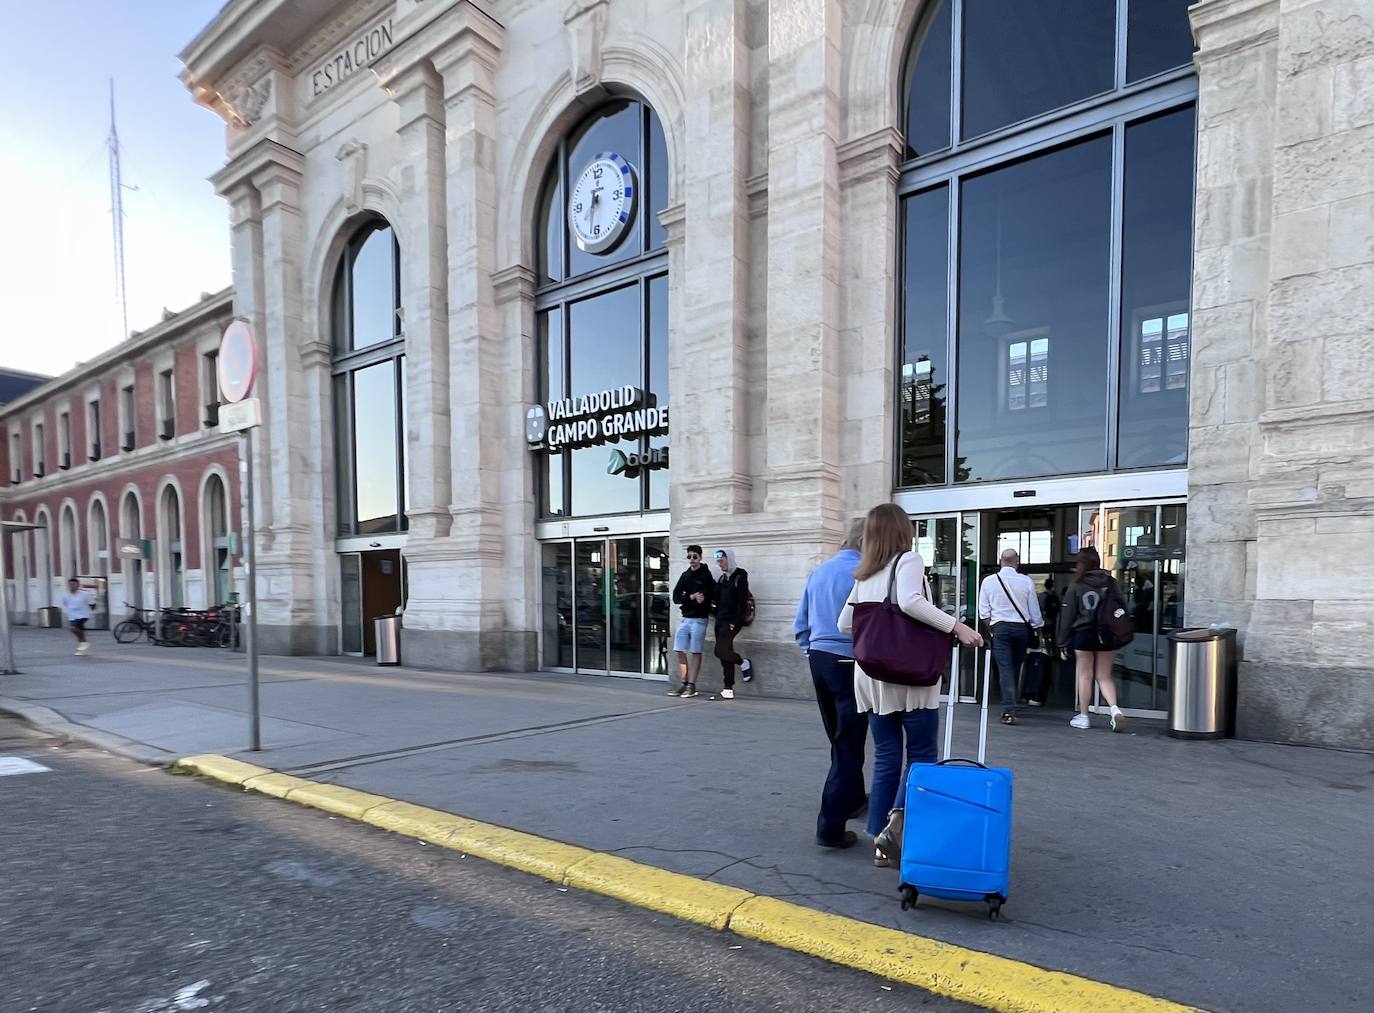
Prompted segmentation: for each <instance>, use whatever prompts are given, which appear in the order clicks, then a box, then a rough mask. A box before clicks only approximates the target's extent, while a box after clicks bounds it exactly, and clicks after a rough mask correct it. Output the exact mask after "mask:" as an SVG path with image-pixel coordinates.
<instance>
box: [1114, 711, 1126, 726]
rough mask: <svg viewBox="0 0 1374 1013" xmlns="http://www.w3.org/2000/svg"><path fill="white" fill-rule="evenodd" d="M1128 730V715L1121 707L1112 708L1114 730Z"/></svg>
mask: <svg viewBox="0 0 1374 1013" xmlns="http://www.w3.org/2000/svg"><path fill="white" fill-rule="evenodd" d="M1125 730H1126V715H1125V714H1123V713H1121V708H1120V707H1113V708H1112V731H1114V732H1124V731H1125Z"/></svg>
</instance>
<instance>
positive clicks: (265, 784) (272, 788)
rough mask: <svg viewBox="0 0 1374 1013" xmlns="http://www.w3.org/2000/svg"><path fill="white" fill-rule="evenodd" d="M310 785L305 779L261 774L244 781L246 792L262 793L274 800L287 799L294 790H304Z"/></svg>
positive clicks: (288, 775)
mask: <svg viewBox="0 0 1374 1013" xmlns="http://www.w3.org/2000/svg"><path fill="white" fill-rule="evenodd" d="M309 783H310V782H309V781H307V780H305V778H303V777H292V776H291V775H290V774H259V775H258V776H257V777H250V778H249V779H248V780H246V781H244V782H243V787H244V790H245V791H260V792H262V793H263V794H264V795H271V796H272V797H273V798H286V796H287V795H289V794H290V793H291V792H292V790H294V789H296V788H304V787H305V786H306V785H308V784H309Z"/></svg>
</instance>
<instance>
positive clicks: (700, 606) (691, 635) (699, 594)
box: [668, 545, 716, 696]
mask: <svg viewBox="0 0 1374 1013" xmlns="http://www.w3.org/2000/svg"><path fill="white" fill-rule="evenodd" d="M715 601H716V582H715V581H714V580H712V579H711V570H710V568H708V567H707V566H706V564H705V563H703V562H702V561H701V546H700V545H689V546H687V569H685V570H683V571H682V576H680V577H678V579H677V584H676V585H675V586H674V587H673V604H675V605H677V606H679V607H680V608H681V609H682V621H681V622H679V623H678V626H677V633H676V634H675V635H674V637H673V650H675V651H676V652H677V663H678V671H679V672H681V673H682V685H680V686H678V687H677V688H676V689H670V690H668V695H669V696H696V695H697V673H698V672H700V671H701V652H702V649H703V648H704V647H705V645H706V618H707V617H708V616H709V615H710V614H711V606H712V605H714V604H715Z"/></svg>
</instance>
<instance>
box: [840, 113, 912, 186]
mask: <svg viewBox="0 0 1374 1013" xmlns="http://www.w3.org/2000/svg"><path fill="white" fill-rule="evenodd" d="M905 149H906V139H905V138H904V137H903V136H902V134H901V131H899V130H895V129H893V128H892V127H882V128H880V129H878V130H875V131H873V132H872V133H871V134H864V135H863V136H862V137H856V138H854V139H853V140H852V141H847V142H845V143H844V144H842V145H840V146H839V148H838V149H836V152H835V155H836V158H837V160H838V162H839V166H840V179H841V180H842V181H843V182H846V183H857V182H860V181H862V180H866V179H872V178H874V177H876V176H883V175H885V176H887V177H888V179H889V180H891V182H892V183H893V185H894V186H895V185H896V183H897V180H898V179H899V178H900V177H901V171H900V169H899V168H898V167H899V166H900V165H901V160H902V152H903V151H904V150H905Z"/></svg>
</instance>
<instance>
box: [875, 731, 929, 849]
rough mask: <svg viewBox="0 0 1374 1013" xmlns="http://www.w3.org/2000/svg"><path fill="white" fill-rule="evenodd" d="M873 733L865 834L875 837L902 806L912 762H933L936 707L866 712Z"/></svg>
mask: <svg viewBox="0 0 1374 1013" xmlns="http://www.w3.org/2000/svg"><path fill="white" fill-rule="evenodd" d="M868 730H869V732H871V733H872V735H873V787H872V788H871V789H869V792H868V833H869V835H870V836H875V835H876V834H877V833H878V831H880V830H882V828H883V827H885V826H887V816H888V813H890V812H891V811H892V810H893V809H905V808H906V778H907V772H908V770H910V767H911V764H913V763H934V762H935V760H936V759H937V757H938V756H939V752H938V747H937V740H938V739H939V737H940V712H939V711H938V710H918V711H896V712H894V713H892V714H869V715H868ZM903 734H905V736H906V763H905V764H903V763H902V737H903Z"/></svg>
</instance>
